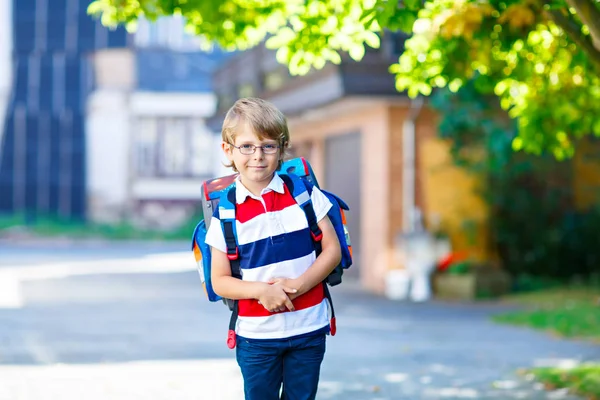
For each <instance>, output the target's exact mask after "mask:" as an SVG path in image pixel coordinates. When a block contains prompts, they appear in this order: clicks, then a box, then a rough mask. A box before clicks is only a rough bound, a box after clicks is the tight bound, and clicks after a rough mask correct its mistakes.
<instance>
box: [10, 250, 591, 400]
mask: <svg viewBox="0 0 600 400" xmlns="http://www.w3.org/2000/svg"><path fill="white" fill-rule="evenodd" d="M170 246H171V247H168V248H166V247H162V248H161V247H160V246H156V247H154V248H152V247H149V246H146V245H139V244H130V245H122V244H121V245H120V247H118V248H116V246H106V245H104V247H103V245H102V244H96V245H94V246H92V247H91V248H86V247H85V246H78V247H77V249H74V250H73V251H72V252H70V251H69V250H68V247H66V248H62V251H63V253H62V256H60V257H57V256H56V252H55V250H56V249H52V248H48V247H45V246H37V247H33V248H28V247H11V246H7V245H6V244H4V247H3V245H2V244H0V286H2V284H4V290H3V289H2V288H0V399H1V400H21V399H23V400H45V399H61V400H63V399H64V400H71V399H91V400H95V399H115V400H120V399H128V400H129V399H148V400H158V399H222V400H229V399H241V398H243V396H242V381H241V377H240V374H239V370H238V368H237V365H236V363H235V359H234V352H232V351H230V350H229V349H228V348H227V347H226V346H225V335H226V330H227V321H228V313H227V310H226V308H225V307H224V306H223V305H221V304H210V303H208V302H207V301H205V300H204V299H203V294H202V291H201V289H200V286H199V279H198V274H197V272H195V271H194V268H195V266H194V263H193V260H192V256H191V255H188V254H187V252H186V251H187V248H186V244H185V243H184V244H182V245H181V246H178V245H170ZM53 251H54V255H53V254H52V253H53ZM165 251H171V252H173V251H176V252H178V253H170V254H168V255H164V252H165ZM181 251H183V253H181ZM154 252H160V253H162V254H151V253H154ZM46 253H47V255H48V257H46V256H45V254H46ZM6 254H10V257H11V259H12V260H21V262H19V263H17V264H16V263H14V262H10V260H8V259H7V257H5V255H6ZM27 257H29V259H28V258H27ZM188 257H189V258H188ZM85 260H89V261H85ZM188 260H189V261H188ZM42 264H43V266H42ZM2 277H4V279H2ZM9 281H10V283H7V282H9ZM333 296H334V301H335V303H336V311H337V314H338V334H337V335H336V336H335V337H333V338H329V339H328V349H327V355H326V359H325V362H324V364H323V371H322V379H321V384H320V389H319V396H318V398H319V399H335V400H342V399H343V400H358V399H361V400H363V399H380V400H383V399H488V398H489V399H492V398H494V399H518V398H520V399H533V400H536V399H553V398H554V399H573V398H574V397H571V396H568V395H567V394H566V393H564V392H561V391H556V392H552V393H548V392H544V391H542V390H541V387H540V386H539V385H535V384H534V383H532V382H529V381H527V380H526V379H524V378H523V377H519V376H518V375H516V374H515V373H514V372H515V371H516V370H517V369H518V368H521V367H530V366H533V365H539V364H556V363H558V362H577V361H582V360H592V359H600V347H598V346H594V345H591V344H586V343H579V342H574V341H562V340H558V339H555V338H552V337H550V336H548V335H545V334H541V333H537V332H533V331H530V330H527V329H520V328H513V327H507V326H501V325H495V324H493V323H491V322H489V318H488V317H489V315H491V314H493V313H495V312H501V311H503V310H505V309H506V308H505V307H504V306H500V305H495V304H477V305H465V304H462V305H461V304H442V303H439V302H431V303H426V304H406V303H398V302H391V301H387V300H385V299H382V298H379V297H376V296H372V295H369V294H365V293H362V292H361V291H360V290H358V288H357V286H356V285H355V284H352V283H346V284H344V286H343V287H336V288H334V290H333Z"/></svg>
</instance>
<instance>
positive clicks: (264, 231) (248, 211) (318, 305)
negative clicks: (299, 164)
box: [206, 174, 332, 339]
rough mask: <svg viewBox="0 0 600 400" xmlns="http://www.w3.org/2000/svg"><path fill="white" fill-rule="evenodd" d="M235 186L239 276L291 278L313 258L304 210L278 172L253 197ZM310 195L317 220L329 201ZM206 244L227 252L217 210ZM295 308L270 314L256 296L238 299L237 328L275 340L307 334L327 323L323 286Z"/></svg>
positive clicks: (238, 184) (247, 334)
mask: <svg viewBox="0 0 600 400" xmlns="http://www.w3.org/2000/svg"><path fill="white" fill-rule="evenodd" d="M235 185H236V203H237V204H236V212H235V217H236V230H237V239H238V248H239V255H240V267H241V271H242V280H244V281H255V282H268V281H269V280H270V279H272V278H281V277H283V278H288V279H294V278H297V277H299V276H300V275H302V274H303V273H304V272H305V271H306V270H307V269H308V268H309V267H310V266H311V265H312V264H313V263H314V261H315V258H316V256H315V251H314V246H313V242H312V238H311V235H310V229H309V227H308V221H307V220H306V216H305V214H304V211H303V210H302V208H300V206H299V205H298V203H297V202H296V200H295V199H294V198H293V197H292V194H291V193H290V192H289V190H288V188H287V186H286V185H285V184H284V183H283V180H282V179H281V178H280V177H279V175H277V174H275V175H274V177H273V179H272V180H271V182H270V183H269V185H268V186H267V187H266V188H264V189H263V190H262V192H261V196H255V195H253V194H252V193H250V191H249V190H248V189H246V187H245V186H244V185H243V184H242V183H241V182H240V180H239V177H238V179H237V180H236V182H235ZM311 200H312V203H313V208H314V210H315V215H316V216H317V221H321V219H323V218H324V217H325V216H326V215H327V212H328V211H329V209H330V208H331V207H332V205H331V202H330V201H329V200H328V199H327V197H325V195H324V194H323V192H321V191H320V190H319V189H318V188H316V187H314V188H313V190H312V195H311ZM206 244H208V245H209V246H212V247H214V248H216V249H217V250H220V251H222V252H224V253H226V252H227V246H226V244H225V237H224V235H223V230H222V228H221V222H220V221H219V213H218V210H217V211H216V212H215V214H214V215H213V217H212V220H211V223H210V228H209V229H208V232H207V234H206ZM293 303H294V308H295V311H287V310H286V311H284V312H277V313H271V312H269V311H268V310H266V309H265V308H264V307H263V306H262V305H261V304H259V302H258V300H254V299H247V300H240V301H239V303H238V309H239V318H238V321H237V326H236V333H237V334H238V335H239V336H242V337H245V338H249V339H276V338H288V337H292V336H297V335H302V334H306V333H310V332H313V331H316V330H319V329H321V328H324V327H326V326H328V325H329V317H328V313H329V310H328V302H327V299H326V298H325V295H324V291H323V285H317V286H316V287H314V288H313V289H311V290H309V291H308V292H307V293H305V294H303V295H302V296H299V297H297V298H296V299H295V300H294V301H293Z"/></svg>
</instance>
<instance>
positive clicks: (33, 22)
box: [0, 0, 129, 218]
mask: <svg viewBox="0 0 600 400" xmlns="http://www.w3.org/2000/svg"><path fill="white" fill-rule="evenodd" d="M2 4H3V7H4V9H3V10H0V14H1V15H2V16H3V18H4V22H5V23H6V24H2V29H3V30H4V31H5V32H4V33H7V32H8V33H9V34H7V35H1V37H2V43H0V44H1V45H2V47H3V51H2V55H3V60H2V61H0V64H1V65H2V71H3V72H5V73H6V75H4V76H6V77H8V80H5V82H4V85H3V86H0V90H2V91H3V93H0V96H1V95H3V97H4V104H5V108H4V110H3V111H4V112H3V113H2V114H3V115H2V116H3V120H2V135H1V139H2V141H1V142H0V143H1V147H0V193H2V196H0V212H2V213H13V212H27V213H28V214H30V215H35V214H38V213H41V214H54V215H59V216H62V217H67V218H84V217H85V214H86V195H85V187H86V163H85V147H86V142H85V129H84V126H85V106H86V99H87V96H88V94H89V93H90V92H91V91H92V89H93V78H92V74H93V71H92V65H91V60H90V55H91V54H92V53H93V52H94V51H96V50H98V49H103V48H114V47H126V46H127V45H128V40H129V37H128V35H127V33H126V31H125V30H124V29H122V28H118V29H115V30H107V29H106V28H104V27H103V26H102V25H101V24H100V22H99V21H97V20H93V19H91V18H90V17H89V16H88V15H87V12H86V9H87V5H88V4H89V2H88V1H85V0H18V1H17V0H9V1H4V2H2ZM7 38H10V39H9V40H7ZM7 46H8V49H7ZM7 57H8V59H7ZM7 61H8V62H7Z"/></svg>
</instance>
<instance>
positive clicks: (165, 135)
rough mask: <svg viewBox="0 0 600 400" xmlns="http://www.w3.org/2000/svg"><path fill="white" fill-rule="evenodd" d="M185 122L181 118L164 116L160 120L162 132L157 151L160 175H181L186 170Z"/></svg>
mask: <svg viewBox="0 0 600 400" xmlns="http://www.w3.org/2000/svg"><path fill="white" fill-rule="evenodd" d="M186 122H187V121H184V120H182V119H181V118H165V119H163V120H162V121H161V125H162V132H161V133H162V134H161V138H160V139H161V140H160V151H159V166H160V172H161V175H165V176H183V175H186V173H187V172H188V171H187V165H186V164H187V162H188V158H189V157H188V156H187V154H186V152H187V146H186V141H187V140H186V139H187V137H186V136H187V132H186V128H187V124H186Z"/></svg>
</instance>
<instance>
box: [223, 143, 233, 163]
mask: <svg viewBox="0 0 600 400" xmlns="http://www.w3.org/2000/svg"><path fill="white" fill-rule="evenodd" d="M221 149H223V153H225V155H226V156H227V158H228V159H229V161H232V160H231V157H232V156H233V154H232V153H233V146H232V145H230V144H229V143H227V142H221Z"/></svg>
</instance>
